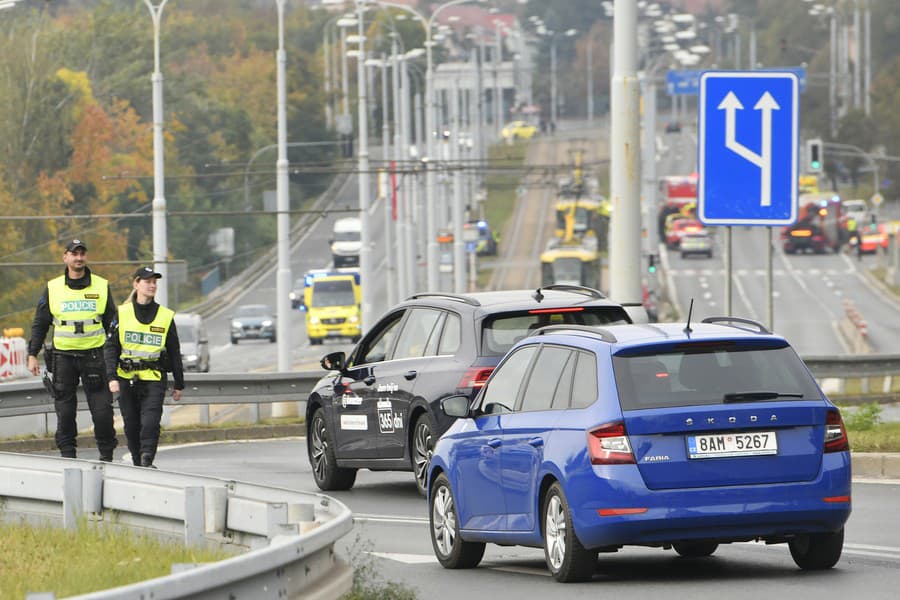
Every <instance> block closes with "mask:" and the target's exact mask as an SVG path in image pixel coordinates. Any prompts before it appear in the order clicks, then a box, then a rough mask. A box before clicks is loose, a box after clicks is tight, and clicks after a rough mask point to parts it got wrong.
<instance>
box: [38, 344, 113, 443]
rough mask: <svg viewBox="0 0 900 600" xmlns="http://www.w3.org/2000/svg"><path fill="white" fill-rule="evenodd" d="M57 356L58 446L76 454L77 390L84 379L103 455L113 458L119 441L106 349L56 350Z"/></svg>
mask: <svg viewBox="0 0 900 600" xmlns="http://www.w3.org/2000/svg"><path fill="white" fill-rule="evenodd" d="M53 357H54V358H53V361H54V364H53V390H54V392H55V393H56V398H55V400H54V404H55V408H56V447H57V448H59V452H60V454H61V455H62V456H65V457H69V458H75V448H76V446H77V441H76V440H77V437H78V425H77V423H76V416H77V412H78V410H77V409H78V399H77V397H76V395H75V390H77V389H78V381H79V379H80V380H81V384H82V386H83V388H84V394H85V396H86V397H87V403H88V408H90V410H91V419H92V420H93V421H94V439H96V440H97V449H98V450H99V451H100V458H102V459H104V460H111V459H112V455H113V450H114V449H115V447H116V443H117V441H116V430H115V427H114V426H113V398H112V393H110V391H109V386H108V385H107V383H106V366H105V364H104V362H103V349H102V348H96V349H94V350H54V351H53Z"/></svg>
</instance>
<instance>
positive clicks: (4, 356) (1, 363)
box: [0, 337, 30, 381]
mask: <svg viewBox="0 0 900 600" xmlns="http://www.w3.org/2000/svg"><path fill="white" fill-rule="evenodd" d="M27 353H28V343H27V342H26V341H25V338H22V337H0V381H9V380H11V379H19V378H22V377H27V376H28V375H29V374H30V373H29V372H28V368H27V367H28V362H27V358H28V357H27Z"/></svg>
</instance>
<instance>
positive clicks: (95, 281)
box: [47, 273, 109, 350]
mask: <svg viewBox="0 0 900 600" xmlns="http://www.w3.org/2000/svg"><path fill="white" fill-rule="evenodd" d="M108 292H109V283H108V282H107V281H106V279H104V278H102V277H100V276H98V275H94V274H93V273H92V274H91V285H89V286H88V287H86V288H84V289H82V290H73V289H72V288H70V287H69V286H67V285H66V276H65V275H60V276H59V277H57V278H55V279H51V280H50V281H49V282H47V300H48V302H49V304H50V314H51V315H52V316H53V347H54V348H56V349H57V350H92V349H94V348H100V347H102V346H103V342H105V341H106V332H105V331H104V330H103V313H104V312H106V302H107V300H108V298H107V293H108Z"/></svg>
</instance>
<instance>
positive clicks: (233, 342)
mask: <svg viewBox="0 0 900 600" xmlns="http://www.w3.org/2000/svg"><path fill="white" fill-rule="evenodd" d="M231 343H232V344H234V345H235V346H237V343H238V339H237V338H236V337H233V338H231Z"/></svg>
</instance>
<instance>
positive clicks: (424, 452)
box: [413, 421, 432, 490]
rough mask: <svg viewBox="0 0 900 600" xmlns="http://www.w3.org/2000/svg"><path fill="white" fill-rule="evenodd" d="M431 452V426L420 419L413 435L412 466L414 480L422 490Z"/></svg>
mask: <svg viewBox="0 0 900 600" xmlns="http://www.w3.org/2000/svg"><path fill="white" fill-rule="evenodd" d="M431 454H432V443H431V427H430V426H429V425H428V423H426V422H422V421H420V422H419V424H418V425H417V426H416V432H415V434H414V435H413V468H414V469H415V474H416V482H417V483H418V484H419V488H420V489H422V490H424V489H425V479H426V478H427V477H428V465H429V464H430V463H431Z"/></svg>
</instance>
